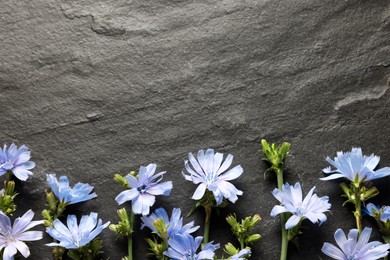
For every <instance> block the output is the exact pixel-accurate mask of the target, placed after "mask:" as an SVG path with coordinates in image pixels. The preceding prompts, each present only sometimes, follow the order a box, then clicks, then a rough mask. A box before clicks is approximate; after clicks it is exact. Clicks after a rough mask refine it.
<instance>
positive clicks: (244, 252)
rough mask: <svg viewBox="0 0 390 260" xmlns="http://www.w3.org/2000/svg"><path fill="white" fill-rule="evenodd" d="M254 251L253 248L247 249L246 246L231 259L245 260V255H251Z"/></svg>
mask: <svg viewBox="0 0 390 260" xmlns="http://www.w3.org/2000/svg"><path fill="white" fill-rule="evenodd" d="M251 253H252V252H251V250H249V249H247V248H244V249H242V250H241V251H240V252H238V253H237V254H235V255H233V256H232V257H230V258H229V259H230V260H245V259H247V258H245V257H243V256H248V255H250V254H251Z"/></svg>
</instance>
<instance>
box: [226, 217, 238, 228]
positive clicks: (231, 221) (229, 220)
mask: <svg viewBox="0 0 390 260" xmlns="http://www.w3.org/2000/svg"><path fill="white" fill-rule="evenodd" d="M226 222H227V223H228V224H229V225H230V226H231V227H232V228H235V227H236V226H237V225H238V222H237V218H236V215H233V214H230V215H228V216H227V217H226Z"/></svg>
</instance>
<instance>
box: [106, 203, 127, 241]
mask: <svg viewBox="0 0 390 260" xmlns="http://www.w3.org/2000/svg"><path fill="white" fill-rule="evenodd" d="M117 214H118V216H119V219H120V221H119V223H118V224H111V225H110V226H109V229H110V230H111V231H113V232H115V233H116V234H118V235H121V236H127V237H128V236H131V234H132V233H133V228H132V227H131V225H130V221H129V216H128V214H127V211H126V209H125V208H122V209H119V210H117Z"/></svg>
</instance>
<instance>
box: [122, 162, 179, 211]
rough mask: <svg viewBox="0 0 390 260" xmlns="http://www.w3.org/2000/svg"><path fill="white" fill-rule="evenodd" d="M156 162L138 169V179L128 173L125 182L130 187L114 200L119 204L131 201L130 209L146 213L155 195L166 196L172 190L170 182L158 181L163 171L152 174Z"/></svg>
mask: <svg viewBox="0 0 390 260" xmlns="http://www.w3.org/2000/svg"><path fill="white" fill-rule="evenodd" d="M156 168H157V165H156V164H149V165H148V166H146V167H144V166H141V167H140V169H139V174H138V179H137V178H135V177H134V176H132V175H130V174H128V175H127V176H126V180H127V183H128V184H129V185H130V187H131V188H132V189H130V190H125V191H122V192H121V193H119V195H118V196H116V198H115V200H116V202H118V204H119V205H121V204H123V203H125V202H126V201H131V204H132V209H133V212H134V213H135V214H142V215H148V214H149V212H150V207H151V206H153V204H154V202H155V200H156V197H155V196H157V195H163V196H168V195H169V194H170V193H171V190H172V182H171V181H166V182H162V183H159V182H160V181H161V180H162V176H163V175H164V173H165V172H160V173H157V174H154V172H155V171H156Z"/></svg>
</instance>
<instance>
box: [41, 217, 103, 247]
mask: <svg viewBox="0 0 390 260" xmlns="http://www.w3.org/2000/svg"><path fill="white" fill-rule="evenodd" d="M97 215H98V214H97V213H95V212H92V213H90V214H89V215H84V216H82V217H81V220H80V224H77V217H76V216H75V215H68V217H67V220H66V222H67V226H65V225H64V224H63V223H62V222H61V221H60V220H58V219H56V220H54V222H53V226H50V227H48V228H46V232H47V233H48V234H49V235H50V236H51V237H52V238H54V239H56V240H57V241H59V243H55V242H53V243H50V244H46V245H47V246H60V247H64V248H66V249H76V248H79V247H82V246H85V245H86V244H88V243H89V242H91V241H92V240H93V239H94V238H95V237H96V236H97V235H99V234H100V233H101V232H102V230H103V229H105V228H106V227H107V226H108V225H109V224H110V221H108V222H106V223H105V224H102V223H103V221H102V220H101V219H99V220H98V219H97Z"/></svg>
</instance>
